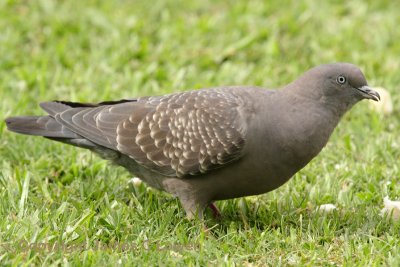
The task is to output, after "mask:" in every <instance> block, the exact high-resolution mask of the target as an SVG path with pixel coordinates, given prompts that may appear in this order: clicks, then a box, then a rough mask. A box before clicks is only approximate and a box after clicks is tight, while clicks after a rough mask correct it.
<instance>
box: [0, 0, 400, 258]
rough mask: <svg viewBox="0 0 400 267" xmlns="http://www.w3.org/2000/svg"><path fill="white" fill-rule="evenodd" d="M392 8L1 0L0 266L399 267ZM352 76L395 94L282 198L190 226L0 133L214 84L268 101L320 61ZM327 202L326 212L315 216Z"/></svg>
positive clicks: (105, 174) (355, 118) (227, 206)
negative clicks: (61, 107) (81, 109)
mask: <svg viewBox="0 0 400 267" xmlns="http://www.w3.org/2000/svg"><path fill="white" fill-rule="evenodd" d="M399 8H400V4H399V3H398V2H397V1H361V0H360V1H357V0H356V1H348V2H342V1H324V2H321V1H320V2H315V1H283V2H282V1H267V2H265V3H264V2H263V1H231V2H230V3H229V4H228V3H227V2H224V1H209V0H205V1H178V0H171V1H122V0H120V1H94V0H89V1H77V0H71V1H51V0H38V1H27V0H26V1H17V0H16V1H11V0H10V1H5V0H0V73H1V76H0V77H1V79H0V99H1V105H0V158H1V159H2V160H1V162H0V164H1V168H0V217H1V218H2V219H1V220H0V244H1V245H0V263H1V265H6V266H19V265H43V266H48V265H53V266H55V265H65V266H68V265H83V266H92V265H116V264H119V265H121V266H130V265H150V266H151V265H227V266H234V265H244V266H258V265H271V266H287V265H295V266H298V265H305V266H307V265H308V266H313V265H321V266H334V265H346V266H366V265H367V266H380V265H386V266H399V265H400V256H399V255H400V254H399V252H400V234H399V232H400V224H399V222H397V223H396V222H393V221H390V220H386V219H384V218H382V217H381V216H380V215H379V212H380V209H381V208H382V207H383V197H384V196H386V195H389V197H390V198H392V199H395V198H400V186H399V181H400V170H399V159H400V149H399V146H400V139H399V136H400V110H399V108H398V103H399V101H400V98H399V94H398V91H399V84H400V75H399V67H400V61H399V60H398V55H399V54H400V43H399V42H398V40H399V39H400V30H399V28H398V25H399V24H400V17H399V16H398V10H399ZM335 61H348V62H353V63H355V64H357V65H359V66H360V67H361V68H362V69H363V70H364V73H365V74H366V76H367V78H368V80H369V83H370V84H371V85H379V86H384V87H385V88H387V89H388V91H389V92H390V93H391V94H392V97H393V102H394V111H393V113H392V114H390V115H386V116H385V115H383V114H380V113H377V112H375V111H373V110H371V109H369V107H368V104H367V103H366V101H365V102H363V103H360V104H358V105H357V106H356V107H354V108H353V109H352V110H351V111H350V112H349V113H348V114H346V116H345V117H344V118H343V120H342V122H341V123H340V125H339V127H338V128H337V129H336V131H335V132H334V134H333V136H332V138H331V140H330V142H329V144H328V145H327V147H326V148H325V149H324V150H323V152H322V153H321V154H320V155H319V156H318V157H317V158H316V159H315V160H313V161H312V162H311V163H310V164H309V165H308V166H307V167H306V168H304V169H303V170H302V171H301V172H299V173H298V174H297V175H296V176H295V177H294V178H293V179H292V180H290V181H289V182H288V183H287V184H286V185H284V186H282V187H281V188H279V189H278V190H275V191H273V192H270V193H268V194H264V195H261V196H257V197H248V198H243V199H235V200H228V201H223V202H218V203H217V205H218V206H219V207H220V209H221V210H222V213H223V215H224V220H223V221H222V222H216V221H213V220H211V219H210V218H211V216H207V218H209V219H210V220H209V221H208V222H207V224H208V225H209V226H210V227H211V228H212V234H211V235H205V234H204V232H203V231H202V226H201V223H200V222H191V221H187V220H186V219H185V215H184V212H183V209H182V208H181V207H180V204H179V203H178V201H177V200H175V199H174V198H172V197H171V196H169V195H168V194H165V193H162V192H157V191H154V190H151V189H149V188H146V187H145V186H144V185H141V186H138V187H136V186H133V185H132V184H131V183H129V180H130V178H131V177H132V176H131V175H130V174H128V173H127V172H125V171H124V170H123V169H121V168H118V167H113V166H109V165H108V164H107V162H105V161H103V160H101V159H99V158H98V157H96V156H94V155H92V154H91V153H90V152H88V151H85V150H82V149H77V148H74V147H69V146H66V145H63V144H59V143H55V142H51V141H49V140H45V139H41V138H37V137H27V136H21V135H16V134H13V133H10V132H8V131H7V130H6V129H5V124H4V119H5V118H6V117H8V116H10V115H26V114H36V115H38V114H43V112H42V111H41V110H40V108H39V107H38V102H40V101H44V100H52V99H65V100H72V101H94V102H96V101H103V100H111V99H120V98H127V97H131V98H132V97H136V96H142V95H154V94H164V93H169V92H173V91H182V90H188V89H196V88H201V87H211V86H216V85H231V84H236V85H238V84H249V85H258V86H264V87H269V88H276V87H279V86H280V85H283V84H286V83H288V82H290V81H291V80H293V79H295V78H296V77H297V76H298V75H299V74H300V73H302V72H303V71H305V70H306V69H308V68H310V67H312V66H315V65H318V64H320V63H326V62H335ZM326 203H333V204H335V205H337V206H338V210H337V211H335V212H333V213H331V214H321V213H319V212H316V207H318V206H319V205H321V204H326Z"/></svg>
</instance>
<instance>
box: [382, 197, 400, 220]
mask: <svg viewBox="0 0 400 267" xmlns="http://www.w3.org/2000/svg"><path fill="white" fill-rule="evenodd" d="M383 204H384V206H385V207H384V208H383V209H382V210H381V215H382V216H385V215H387V216H389V217H392V219H393V220H395V221H399V220H400V201H393V200H390V199H389V197H388V196H386V197H385V198H384V199H383Z"/></svg>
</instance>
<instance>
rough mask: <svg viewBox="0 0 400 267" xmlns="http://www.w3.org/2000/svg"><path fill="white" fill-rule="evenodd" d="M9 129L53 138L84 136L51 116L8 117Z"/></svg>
mask: <svg viewBox="0 0 400 267" xmlns="http://www.w3.org/2000/svg"><path fill="white" fill-rule="evenodd" d="M6 125H7V128H8V130H10V131H13V132H16V133H20V134H27V135H38V136H44V137H52V138H72V139H74V138H82V137H81V136H79V135H77V134H76V133H74V132H72V131H71V130H69V129H67V128H66V127H65V126H63V125H62V124H61V123H59V122H57V121H56V120H55V119H54V118H52V117H50V116H22V117H11V118H7V119H6Z"/></svg>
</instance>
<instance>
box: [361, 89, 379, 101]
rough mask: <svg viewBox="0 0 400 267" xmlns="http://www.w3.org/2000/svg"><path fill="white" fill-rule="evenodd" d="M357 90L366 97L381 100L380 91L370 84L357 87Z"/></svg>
mask: <svg viewBox="0 0 400 267" xmlns="http://www.w3.org/2000/svg"><path fill="white" fill-rule="evenodd" d="M357 90H358V91H360V92H361V94H362V95H363V97H364V98H367V99H372V100H374V101H379V100H381V96H380V95H379V94H378V92H377V91H375V90H373V89H372V88H371V87H369V86H366V85H364V86H362V87H360V88H357Z"/></svg>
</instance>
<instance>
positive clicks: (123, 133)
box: [6, 63, 380, 218]
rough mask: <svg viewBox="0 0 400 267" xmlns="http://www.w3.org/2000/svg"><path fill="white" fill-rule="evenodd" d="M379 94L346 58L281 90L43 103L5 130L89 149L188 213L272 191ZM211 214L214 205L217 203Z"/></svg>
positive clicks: (9, 121)
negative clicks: (355, 109) (345, 118)
mask: <svg viewBox="0 0 400 267" xmlns="http://www.w3.org/2000/svg"><path fill="white" fill-rule="evenodd" d="M362 99H372V100H375V101H378V100H379V99H380V96H379V94H378V93H377V92H375V91H374V90H372V89H371V88H370V87H368V85H367V81H366V79H365V77H364V75H363V73H362V72H361V71H360V69H359V68H358V67H356V66H354V65H352V64H349V63H335V64H327V65H321V66H318V67H315V68H313V69H311V70H309V71H307V72H306V73H304V74H303V75H302V76H300V77H299V78H298V79H297V80H295V81H294V82H292V83H290V84H288V85H286V86H284V87H282V88H281V89H280V90H266V89H262V88H257V87H246V86H235V87H216V88H210V89H201V90H196V91H187V92H180V93H174V94H169V95H164V96H151V97H141V98H137V99H128V100H120V101H115V102H102V103H98V104H85V103H74V102H65V101H53V102H44V103H41V104H40V106H41V107H42V108H43V109H44V110H45V111H46V112H47V113H48V115H47V116H27V117H12V118H8V119H7V120H6V123H7V127H8V129H9V130H10V131H14V132H17V133H22V134H28V135H39V136H43V137H46V138H48V139H52V140H56V141H60V142H63V143H67V144H70V145H74V146H78V147H83V148H87V149H90V150H92V151H94V152H95V153H97V154H99V155H100V156H101V157H103V158H105V159H109V160H111V161H113V162H114V163H116V164H118V165H121V166H123V167H125V168H126V169H127V170H128V171H130V172H131V173H133V174H134V175H135V176H138V177H140V178H141V179H142V180H144V181H145V182H146V183H147V184H148V185H150V186H152V187H154V188H157V189H160V190H164V191H166V192H169V193H171V194H173V195H175V196H177V197H178V198H179V199H180V201H181V203H182V206H183V207H184V209H185V211H186V213H187V216H188V217H189V218H191V217H193V216H199V217H202V215H203V211H204V208H206V207H207V205H209V206H210V207H211V208H213V209H214V210H215V206H214V205H213V201H216V200H223V199H230V198H237V197H243V196H249V195H257V194H262V193H266V192H269V191H271V190H274V189H276V188H277V187H279V186H281V185H282V184H284V183H285V182H286V181H288V180H289V179H290V178H291V177H292V176H293V175H294V174H295V173H296V172H298V171H299V170H300V169H302V168H303V167H304V166H305V165H306V164H307V163H308V162H310V160H311V159H312V158H314V157H315V156H316V155H317V154H318V153H319V152H320V151H321V149H322V148H323V147H324V146H325V145H326V143H327V141H328V139H329V137H330V135H331V133H332V132H333V130H334V129H335V127H336V125H337V124H338V122H339V120H340V118H341V117H342V115H343V114H344V113H345V112H346V111H347V110H349V109H350V108H351V107H352V106H353V105H354V104H355V103H357V102H358V101H360V100H362ZM215 211H216V210H215Z"/></svg>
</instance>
